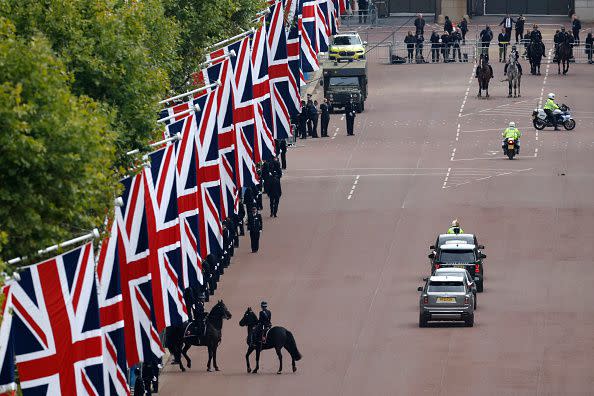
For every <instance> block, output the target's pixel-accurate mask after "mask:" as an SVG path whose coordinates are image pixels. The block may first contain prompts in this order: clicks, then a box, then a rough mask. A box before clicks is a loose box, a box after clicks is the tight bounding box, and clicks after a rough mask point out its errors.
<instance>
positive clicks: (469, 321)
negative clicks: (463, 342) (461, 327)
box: [464, 314, 474, 327]
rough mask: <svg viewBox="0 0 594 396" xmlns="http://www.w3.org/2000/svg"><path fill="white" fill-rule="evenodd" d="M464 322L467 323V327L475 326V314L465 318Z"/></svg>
mask: <svg viewBox="0 0 594 396" xmlns="http://www.w3.org/2000/svg"><path fill="white" fill-rule="evenodd" d="M464 323H465V324H466V327H473V326H474V314H472V315H470V316H468V317H467V318H466V319H464Z"/></svg>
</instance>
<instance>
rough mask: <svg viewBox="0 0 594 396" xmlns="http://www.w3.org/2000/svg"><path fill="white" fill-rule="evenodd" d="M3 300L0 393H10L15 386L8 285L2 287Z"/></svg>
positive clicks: (14, 389) (1, 309) (0, 334)
mask: <svg viewBox="0 0 594 396" xmlns="http://www.w3.org/2000/svg"><path fill="white" fill-rule="evenodd" d="M2 289H3V290H2V294H3V295H4V301H3V302H2V307H1V308H0V312H1V313H2V324H0V395H6V396H8V395H11V394H14V391H16V389H17V386H16V383H15V378H14V343H13V337H12V314H11V309H12V308H11V305H12V302H11V300H12V293H11V292H10V286H9V285H5V286H4V287H3V288H2Z"/></svg>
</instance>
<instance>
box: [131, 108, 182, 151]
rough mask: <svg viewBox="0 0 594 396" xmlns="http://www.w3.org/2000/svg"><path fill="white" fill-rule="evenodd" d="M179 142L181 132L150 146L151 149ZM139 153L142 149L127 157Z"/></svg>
mask: <svg viewBox="0 0 594 396" xmlns="http://www.w3.org/2000/svg"><path fill="white" fill-rule="evenodd" d="M179 114H181V113H179ZM175 115H178V114H175ZM177 140H181V133H179V132H178V133H176V134H175V135H173V136H171V137H168V138H167V139H163V140H159V141H158V142H155V143H151V144H149V147H157V146H160V145H162V144H165V143H169V142H175V141H177ZM139 152H140V149H134V150H130V151H128V152H127V153H126V155H133V154H137V153H139Z"/></svg>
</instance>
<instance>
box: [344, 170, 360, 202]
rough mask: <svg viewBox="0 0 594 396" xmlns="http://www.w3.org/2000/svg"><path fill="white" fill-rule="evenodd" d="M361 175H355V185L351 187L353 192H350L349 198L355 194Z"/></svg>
mask: <svg viewBox="0 0 594 396" xmlns="http://www.w3.org/2000/svg"><path fill="white" fill-rule="evenodd" d="M360 177H361V175H357V176H355V181H354V182H353V186H352V187H351V192H350V193H349V196H348V197H347V199H351V198H352V196H353V193H354V192H355V188H357V183H359V178H360Z"/></svg>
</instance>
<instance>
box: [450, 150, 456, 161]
mask: <svg viewBox="0 0 594 396" xmlns="http://www.w3.org/2000/svg"><path fill="white" fill-rule="evenodd" d="M455 155H456V148H455V147H454V148H453V149H452V156H451V157H450V161H453V160H454V156H455Z"/></svg>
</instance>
